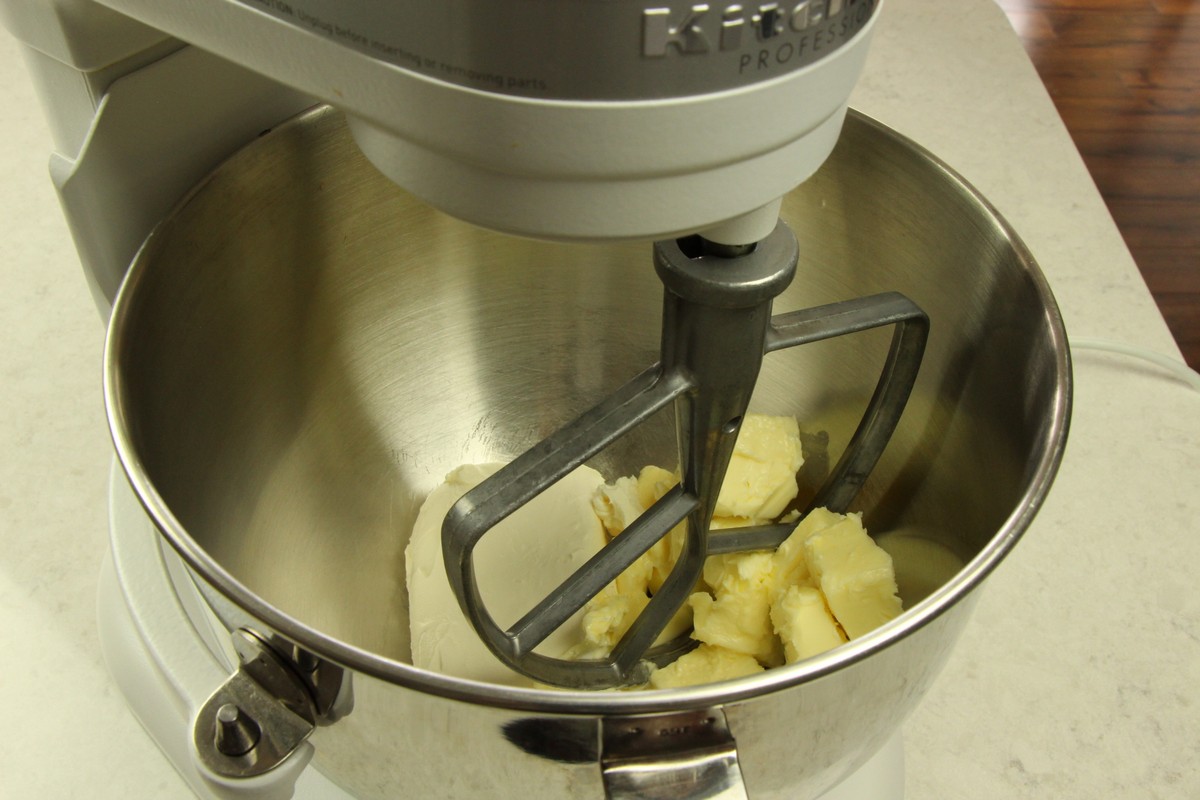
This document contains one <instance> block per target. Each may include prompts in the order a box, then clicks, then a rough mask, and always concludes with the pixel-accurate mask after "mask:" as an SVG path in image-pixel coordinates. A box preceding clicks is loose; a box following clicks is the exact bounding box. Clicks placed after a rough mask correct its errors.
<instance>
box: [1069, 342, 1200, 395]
mask: <svg viewBox="0 0 1200 800" xmlns="http://www.w3.org/2000/svg"><path fill="white" fill-rule="evenodd" d="M1070 343H1071V349H1073V350H1099V351H1101V352H1105V353H1117V354H1118V355H1123V356H1131V357H1133V358H1138V359H1141V360H1142V361H1148V362H1150V363H1151V364H1154V365H1155V366H1158V367H1162V368H1163V369H1165V370H1167V371H1169V372H1170V373H1171V374H1172V375H1174V376H1175V377H1176V378H1178V379H1179V380H1181V381H1183V382H1184V383H1186V384H1187V385H1188V386H1190V387H1191V388H1192V389H1194V390H1196V391H1197V392H1200V372H1196V370H1194V369H1192V368H1191V367H1189V366H1188V365H1187V364H1185V363H1183V362H1182V361H1180V360H1178V359H1176V358H1171V357H1170V356H1164V355H1163V354H1162V353H1157V352H1155V351H1153V350H1147V349H1146V348H1144V347H1135V346H1133V345H1128V344H1123V343H1121V342H1112V341H1109V340H1107V339H1093V338H1090V337H1081V338H1078V339H1071V340H1070Z"/></svg>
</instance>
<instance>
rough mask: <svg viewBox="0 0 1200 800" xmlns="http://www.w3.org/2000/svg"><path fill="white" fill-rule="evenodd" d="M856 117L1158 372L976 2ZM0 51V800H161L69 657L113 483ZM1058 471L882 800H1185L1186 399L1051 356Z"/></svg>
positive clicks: (930, 29)
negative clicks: (951, 184) (976, 204)
mask: <svg viewBox="0 0 1200 800" xmlns="http://www.w3.org/2000/svg"><path fill="white" fill-rule="evenodd" d="M883 14H884V16H883V18H882V20H881V22H880V27H879V30H878V33H877V39H876V42H875V46H874V50H873V51H872V54H871V59H870V62H869V64H868V68H867V75H866V76H865V77H864V79H863V81H862V84H861V86H860V88H859V90H858V91H857V93H856V95H855V97H854V105H856V106H857V107H858V108H859V109H861V110H863V111H865V112H866V113H868V114H870V115H872V116H875V117H877V118H879V119H881V120H882V121H884V122H886V123H888V124H889V125H891V126H893V127H895V128H897V129H898V130H899V131H901V132H902V133H905V134H907V135H908V136H910V137H912V138H914V139H916V140H917V141H918V142H920V143H922V144H923V145H925V146H926V147H928V148H929V149H930V150H932V151H933V152H935V153H937V154H938V155H939V156H941V157H942V158H943V159H944V160H946V161H947V162H948V163H949V164H950V165H951V166H953V167H955V168H956V169H957V170H959V171H960V172H961V173H963V174H964V175H965V177H966V178H967V179H968V180H970V181H971V182H972V183H974V185H975V186H976V187H977V188H978V189H979V190H980V191H982V193H983V194H984V195H985V196H987V197H988V198H989V199H990V200H991V201H992V202H993V203H994V204H995V205H996V206H997V207H998V208H999V210H1000V212H1001V213H1002V214H1003V215H1004V216H1006V217H1007V218H1008V220H1009V221H1010V222H1011V223H1012V224H1013V226H1014V227H1015V228H1016V230H1017V231H1018V232H1019V233H1020V235H1021V236H1022V237H1023V238H1024V240H1025V242H1026V243H1027V244H1028V245H1029V247H1030V249H1031V250H1032V251H1033V253H1034V255H1035V257H1036V258H1037V260H1038V261H1039V263H1040V264H1041V267H1042V269H1043V270H1044V271H1045V273H1046V275H1047V276H1048V278H1049V280H1050V284H1051V286H1052V288H1053V290H1054V292H1055V294H1056V296H1057V297H1058V300H1059V302H1060V304H1061V305H1062V310H1063V315H1064V317H1065V319H1066V324H1067V329H1068V332H1069V334H1070V336H1071V337H1072V338H1074V337H1103V338H1106V339H1113V340H1117V341H1119V342H1122V343H1126V344H1131V345H1135V346H1138V347H1143V348H1149V349H1152V350H1157V351H1159V352H1162V353H1167V354H1170V355H1176V356H1177V355H1178V350H1177V349H1176V348H1175V346H1174V343H1173V342H1172V340H1171V338H1170V335H1169V334H1168V332H1167V329H1166V326H1165V325H1164V323H1163V321H1162V319H1161V317H1160V316H1159V314H1158V312H1157V310H1156V309H1155V307H1154V305H1153V302H1152V300H1151V299H1150V296H1149V294H1148V293H1147V291H1146V289H1145V286H1144V284H1143V282H1142V280H1141V277H1140V276H1139V275H1138V273H1137V271H1136V269H1135V267H1134V264H1133V261H1132V260H1131V258H1130V256H1129V253H1128V250H1127V249H1126V247H1125V245H1124V243H1123V242H1122V240H1121V238H1120V236H1119V234H1118V233H1117V230H1116V228H1115V227H1114V225H1113V223H1112V221H1111V218H1110V217H1109V215H1108V212H1107V210H1106V209H1105V207H1104V205H1103V202H1102V201H1101V199H1100V197H1099V195H1098V193H1097V192H1096V189H1095V187H1094V185H1093V183H1092V181H1091V179H1090V177H1089V176H1088V174H1087V172H1086V170H1085V168H1084V166H1083V162H1082V161H1081V160H1080V158H1079V155H1078V153H1077V152H1076V151H1075V149H1074V147H1073V145H1072V143H1071V141H1070V138H1069V137H1068V135H1067V133H1066V130H1065V129H1064V128H1063V126H1062V123H1061V121H1060V120H1059V118H1058V115H1057V114H1056V113H1055V110H1054V107H1053V105H1052V104H1051V102H1050V100H1049V98H1048V96H1047V95H1046V92H1045V90H1044V89H1043V87H1042V85H1041V83H1040V82H1039V81H1038V79H1037V76H1036V74H1035V72H1034V70H1033V68H1032V66H1031V65H1030V63H1029V61H1028V59H1027V58H1026V56H1025V54H1024V52H1023V50H1022V49H1021V45H1020V43H1019V42H1018V40H1017V38H1016V36H1015V35H1014V34H1013V33H1012V31H1011V29H1010V28H1009V27H1008V24H1007V22H1006V20H1005V18H1004V16H1003V14H1002V13H1001V12H1000V10H999V9H998V8H997V7H996V6H995V5H994V4H993V2H992V0H956V1H955V2H953V3H948V2H944V0H889V1H888V3H887V4H886V5H885V8H884V11H883ZM17 50H18V48H17V46H16V43H15V42H14V41H13V40H12V39H11V37H9V36H7V35H3V34H0V93H2V96H3V98H4V105H5V111H4V113H3V114H2V115H0V141H2V142H4V147H3V148H2V149H0V241H3V242H4V246H3V247H2V248H0V270H2V273H0V287H2V288H0V331H3V335H4V341H3V344H0V386H2V387H3V388H2V389H0V543H2V547H0V631H2V632H3V634H2V635H3V643H4V644H3V649H2V650H0V692H2V696H3V698H4V703H5V708H6V720H5V723H4V725H3V726H0V798H67V797H88V798H93V799H95V800H102V799H103V798H142V797H154V798H184V797H188V796H189V795H188V794H187V792H186V790H185V788H184V785H183V784H182V782H181V781H180V780H179V779H178V778H177V777H176V775H175V773H174V772H173V770H172V769H171V767H169V766H168V765H167V763H166V762H165V761H164V760H163V759H162V758H161V757H160V756H159V754H158V752H157V750H156V749H155V747H154V745H153V744H152V743H151V741H150V740H149V739H148V738H147V737H146V736H145V734H144V733H143V732H142V731H141V729H140V728H139V726H138V724H137V722H136V721H135V720H134V718H133V717H132V715H131V714H130V713H129V711H128V710H127V709H126V708H125V706H124V703H123V701H122V699H121V697H120V695H119V694H118V693H117V691H116V689H115V687H114V686H113V684H112V683H111V682H110V680H109V678H108V675H107V673H106V671H105V667H104V664H103V661H102V660H101V657H100V649H99V643H98V641H97V635H96V630H95V622H94V618H95V592H96V580H97V574H98V570H99V566H100V563H101V560H102V558H103V555H104V552H105V549H106V546H107V539H106V537H107V521H106V513H107V512H106V494H107V492H106V482H107V478H108V468H109V462H110V459H111V453H110V445H109V439H108V433H107V427H106V424H105V421H104V411H103V404H102V399H101V392H100V351H101V344H102V337H103V326H102V323H101V321H100V319H99V318H98V316H97V314H96V311H95V308H94V306H93V304H92V301H91V298H90V296H89V294H88V291H87V288H86V285H85V282H84V279H83V276H82V273H81V271H80V267H79V265H78V262H77V260H76V257H75V254H74V251H73V248H72V245H71V242H70V237H69V236H68V233H67V230H66V226H65V224H64V223H63V220H62V217H61V214H60V212H59V210H58V205H57V201H56V198H55V195H54V191H53V189H52V187H51V184H50V181H49V178H48V175H47V170H46V158H47V156H48V154H49V150H50V137H49V133H48V131H47V128H46V125H45V123H44V122H43V119H42V116H41V112H40V111H39V109H38V107H37V102H36V99H35V97H34V94H33V92H32V89H31V88H30V85H29V82H28V78H27V75H26V73H25V71H24V69H23V67H22V65H21V62H20V59H19V57H18V53H17ZM1075 381H1076V383H1075V409H1074V418H1073V421H1072V427H1071V434H1070V440H1069V444H1068V447H1067V454H1066V458H1065V460H1064V463H1063V466H1062V470H1061V472H1060V474H1059V477H1058V480H1057V483H1056V484H1055V486H1054V489H1053V491H1052V492H1051V494H1050V498H1049V500H1048V502H1047V503H1046V505H1045V507H1044V508H1043V510H1042V512H1041V513H1040V515H1039V516H1038V518H1037V520H1036V521H1035V522H1034V524H1033V526H1032V528H1031V529H1030V530H1029V532H1028V533H1027V534H1026V536H1025V538H1024V540H1023V541H1022V543H1021V544H1020V546H1019V547H1017V549H1016V551H1015V552H1014V554H1013V555H1012V556H1011V557H1010V558H1009V559H1008V560H1007V561H1006V562H1005V563H1004V564H1002V565H1001V567H1000V568H999V570H998V571H997V572H996V573H995V574H994V575H993V577H992V578H991V579H990V580H989V582H988V584H987V586H986V588H985V591H984V594H983V597H982V599H981V601H980V603H979V605H978V611H977V613H976V615H975V616H974V618H973V619H972V622H971V625H970V626H969V628H968V630H967V633H966V634H965V636H964V638H963V640H962V642H961V644H960V645H959V647H958V648H957V650H956V651H955V653H954V655H953V657H952V658H951V661H950V663H949V665H948V667H947V668H946V671H945V673H944V675H943V676H942V678H941V679H940V680H939V682H938V683H937V684H936V685H935V687H934V689H933V691H932V693H931V694H930V695H929V697H928V698H927V699H926V700H925V702H924V704H923V705H922V706H921V708H920V709H919V710H918V711H917V713H916V714H915V715H914V716H913V717H912V718H911V719H910V720H909V721H908V723H907V724H906V726H905V729H904V731H905V747H906V759H907V775H908V777H907V795H906V797H907V798H908V800H941V799H942V798H958V797H968V796H969V797H972V798H1005V799H1006V800H1007V799H1008V798H1022V797H1039V798H1040V797H1053V798H1088V800H1091V799H1092V798H1097V797H1103V798H1110V799H1111V798H1139V800H1140V798H1148V797H1162V798H1176V797H1178V798H1187V797H1198V796H1200V752H1198V750H1200V589H1198V588H1197V583H1200V522H1198V520H1200V481H1197V477H1198V476H1200V393H1197V392H1194V391H1191V390H1190V389H1188V388H1187V387H1186V386H1185V385H1184V384H1183V383H1182V382H1180V381H1179V380H1177V379H1175V378H1173V377H1171V376H1170V374H1169V373H1168V372H1166V371H1164V370H1162V369H1161V368H1158V367H1154V366H1150V365H1147V364H1145V363H1143V362H1140V361H1137V360H1132V359H1129V358H1126V357H1122V356H1111V355H1104V354H1099V353H1096V352H1093V351H1078V352H1076V353H1075Z"/></svg>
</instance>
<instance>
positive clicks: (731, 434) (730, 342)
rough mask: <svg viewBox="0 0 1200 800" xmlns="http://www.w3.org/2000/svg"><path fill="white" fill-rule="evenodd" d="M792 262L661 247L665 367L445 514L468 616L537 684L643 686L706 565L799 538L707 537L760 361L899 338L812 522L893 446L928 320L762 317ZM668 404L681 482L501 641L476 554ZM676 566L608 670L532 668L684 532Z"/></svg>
mask: <svg viewBox="0 0 1200 800" xmlns="http://www.w3.org/2000/svg"><path fill="white" fill-rule="evenodd" d="M797 253H798V248H797V244H796V240H795V237H794V236H793V235H792V233H791V231H790V230H789V229H788V228H787V226H786V225H784V223H783V222H781V221H780V222H777V223H776V225H775V229H774V230H773V231H772V232H771V233H770V235H768V236H767V237H766V238H765V239H763V240H762V241H760V242H757V243H756V244H751V245H744V246H730V245H725V244H718V243H714V242H711V241H708V240H706V239H704V238H702V237H699V236H692V237H688V238H685V239H679V240H667V241H661V242H658V243H656V244H655V246H654V264H655V268H656V270H657V272H658V275H659V278H660V279H661V281H662V283H663V289H664V292H663V321H662V337H661V349H660V352H661V359H660V360H659V361H658V362H657V363H656V364H654V365H652V366H651V367H649V368H648V369H646V370H644V371H643V372H642V373H641V374H639V375H638V376H636V377H635V378H633V379H632V380H631V381H629V382H628V383H627V384H625V386H623V387H622V388H621V389H619V390H617V392H615V393H614V394H612V395H611V396H609V397H608V398H606V399H605V400H604V401H602V402H601V403H600V404H599V405H597V406H595V407H594V408H592V409H591V410H590V411H588V412H586V413H585V414H583V416H581V417H579V418H578V419H576V420H575V421H574V422H572V423H570V424H569V425H567V426H566V427H564V428H562V429H561V430H559V431H558V432H557V433H555V434H553V435H552V436H550V437H549V438H547V439H545V440H543V441H542V442H540V443H539V444H537V445H535V446H534V447H533V448H531V449H530V450H528V451H527V452H525V453H524V454H523V455H521V456H519V457H518V458H517V459H515V460H514V461H513V462H512V463H510V464H508V465H507V466H506V467H504V468H503V469H501V470H500V471H499V472H497V473H496V474H495V475H493V476H492V477H491V478H489V479H487V480H485V481H484V482H483V483H481V484H480V485H479V486H477V487H476V488H474V489H472V490H471V491H469V492H467V493H466V494H465V495H464V496H463V497H462V498H461V499H460V500H459V501H458V502H457V503H456V504H455V505H454V507H453V508H451V510H450V512H449V514H447V516H446V519H445V522H444V524H443V528H442V550H443V555H444V560H445V564H446V571H447V576H448V578H449V581H450V585H451V588H452V589H453V590H454V593H455V595H456V597H457V598H458V602H459V604H460V606H461V607H462V610H463V613H464V614H465V615H466V616H467V618H468V619H469V620H470V621H471V624H472V626H473V627H474V628H475V630H476V632H477V633H478V634H479V635H480V637H481V638H482V639H483V641H484V643H485V644H487V646H488V648H489V649H490V650H491V651H492V652H493V653H494V654H495V655H496V656H497V657H498V658H499V659H500V660H501V661H503V662H504V663H505V664H507V665H508V666H509V667H511V668H512V669H514V670H516V671H517V672H520V673H522V674H524V675H527V676H529V677H530V678H533V679H534V680H537V681H540V682H542V683H547V684H552V685H558V686H564V687H571V688H586V689H602V688H611V687H616V686H627V685H638V684H642V683H645V682H646V681H647V680H648V678H649V674H650V672H651V671H652V669H653V668H654V666H656V665H658V666H661V665H663V664H666V663H669V662H670V661H673V660H674V659H675V658H676V657H678V656H679V655H681V654H682V653H683V652H685V651H686V650H688V649H690V648H691V647H692V646H694V644H695V642H694V641H692V640H691V639H690V638H688V637H687V636H682V637H679V638H676V639H675V640H673V641H671V642H667V643H665V644H661V645H655V641H656V640H657V639H658V637H659V635H660V633H661V632H662V630H663V628H664V627H665V626H666V625H667V623H668V622H669V621H670V619H671V617H672V616H673V615H674V614H675V612H676V611H677V610H678V609H679V607H680V606H681V605H682V604H683V603H684V601H685V600H686V599H687V597H688V595H689V594H690V593H691V592H692V591H694V587H695V585H696V583H697V581H698V580H699V578H700V576H701V573H702V571H703V568H704V562H705V559H706V558H707V557H708V556H709V555H715V554H719V553H732V552H740V551H746V550H756V549H764V548H771V547H775V546H777V545H778V544H779V543H780V542H782V541H783V539H785V538H786V537H787V536H788V534H790V533H791V531H792V529H793V528H794V527H795V526H794V525H789V524H777V525H767V526H757V527H753V528H740V529H730V530H722V531H719V532H717V531H709V525H710V523H711V521H712V517H713V511H714V509H715V507H716V502H717V494H718V492H719V490H720V488H721V483H722V480H723V479H724V477H725V472H726V469H727V468H728V465H729V461H730V458H731V456H732V453H733V448H734V444H735V442H736V439H737V434H738V431H739V430H740V427H741V422H742V419H743V416H744V415H745V413H746V410H747V408H748V406H749V403H750V396H751V394H752V392H753V390H754V385H755V382H756V380H757V378H758V373H759V369H760V367H761V364H762V359H763V356H764V355H765V354H766V353H769V352H772V351H775V350H781V349H784V348H788V347H793V346H796V345H800V344H805V343H808V342H814V341H819V340H822V339H828V338H831V337H834V336H841V335H845V334H849V333H854V332H857V331H862V330H867V329H870V328H876V327H880V326H884V325H894V326H895V331H894V334H893V337H892V344H891V349H890V351H889V354H888V358H887V362H886V363H885V365H884V368H883V372H882V375H881V377H880V380H879V383H878V385H877V387H876V390H875V393H874V395H873V397H872V398H871V401H870V403H869V404H868V407H867V409H866V412H865V413H864V415H863V418H862V421H861V422H860V423H859V427H858V429H857V430H856V432H855V434H854V436H853V437H852V438H851V441H850V443H849V445H848V446H847V448H846V451H845V453H844V454H843V455H842V457H841V459H840V460H839V462H838V464H837V465H836V466H835V467H834V469H833V471H832V472H831V474H830V476H829V478H828V479H827V480H826V483H825V485H824V486H823V487H822V488H821V489H820V490H819V491H818V492H817V494H816V496H815V497H814V498H813V500H812V502H811V504H810V506H809V509H810V510H811V509H812V508H816V507H822V506H823V507H826V508H829V509H831V510H834V511H844V510H845V509H846V507H847V506H848V505H849V503H850V502H851V501H852V500H853V498H854V496H855V495H856V494H857V492H858V489H859V488H860V487H861V486H862V484H863V482H864V481H865V479H866V476H867V474H868V473H869V472H870V470H871V469H872V468H873V467H874V465H875V463H876V461H877V460H878V458H879V456H880V454H881V453H882V452H883V449H884V447H885V446H886V444H887V441H888V439H889V438H890V437H891V434H892V432H893V431H894V430H895V426H896V424H897V422H898V421H899V418H900V415H901V413H902V411H903V409H904V406H905V403H906V402H907V399H908V395H909V393H910V391H911V389H912V386H913V383H914V381H915V380H916V375H917V371H918V369H919V367H920V363H921V358H922V355H923V353H924V348H925V341H926V338H927V334H928V325H929V322H928V318H927V317H926V315H925V314H924V312H923V311H921V309H920V308H918V307H917V306H916V305H914V304H913V303H912V302H911V301H909V300H908V299H907V298H905V297H903V296H902V295H899V294H894V293H889V294H882V295H875V296H871V297H865V298H858V299H854V300H849V301H845V302H841V303H834V304H831V305H827V306H821V307H818V308H812V309H807V310H803V311H797V312H793V313H790V314H784V315H780V316H777V317H774V318H773V317H772V316H771V304H772V300H773V299H774V298H775V297H776V296H777V295H778V294H779V293H780V292H782V291H783V290H784V289H785V288H786V287H787V285H788V284H789V283H790V282H791V280H792V277H793V275H794V274H795V269H796V262H797ZM670 403H674V405H675V417H676V429H677V430H676V432H677V440H678V446H679V464H680V471H681V481H680V483H679V485H678V486H676V487H675V488H674V489H672V490H671V491H669V492H668V493H667V494H666V495H665V496H663V497H662V499H660V500H659V501H658V502H656V503H655V504H654V505H653V506H651V507H650V508H649V509H648V510H646V512H645V513H643V514H642V515H641V516H640V517H638V518H637V519H636V520H635V521H634V522H633V523H632V524H631V525H630V526H629V527H628V528H626V529H625V531H624V532H622V534H621V535H620V536H618V537H617V538H616V539H614V540H613V541H612V542H611V543H609V544H608V545H607V546H605V547H604V548H602V549H601V550H600V551H599V552H598V553H596V554H595V555H594V556H593V557H592V558H591V559H589V560H588V561H587V562H586V563H585V564H584V565H583V566H581V567H580V568H579V569H578V570H576V571H575V573H574V574H573V575H571V576H570V577H569V578H567V579H566V580H565V581H564V582H563V583H562V584H561V585H560V586H559V587H558V588H557V589H556V590H555V591H554V592H552V593H551V594H550V595H548V596H547V597H545V598H544V599H543V600H542V601H541V602H539V603H537V604H536V605H535V606H534V607H533V608H532V609H530V610H529V612H528V613H526V614H525V615H524V616H523V617H522V618H521V619H519V620H518V621H517V622H516V623H515V624H513V625H512V626H511V627H510V628H508V629H507V630H506V629H503V628H501V627H500V626H499V625H498V624H497V623H496V622H495V620H494V619H493V618H492V616H491V614H489V613H488V610H487V608H486V606H485V603H484V601H483V599H482V597H481V594H480V590H479V585H478V583H477V581H476V577H475V566H474V561H473V552H474V549H475V547H476V545H477V544H478V543H479V541H480V539H481V538H482V537H483V536H484V535H485V534H487V532H488V531H489V530H491V529H492V528H493V527H494V526H496V525H497V524H498V523H499V522H500V521H502V520H503V519H505V518H506V517H508V516H509V515H510V514H512V513H513V512H514V511H516V510H517V509H518V508H520V507H521V506H523V505H524V504H526V503H528V502H530V501H531V500H532V499H533V498H534V497H536V496H537V495H539V494H541V493H542V492H543V491H545V490H546V489H547V488H549V487H550V486H551V485H553V484H554V483H555V482H557V481H558V480H559V479H561V478H562V477H564V476H565V475H566V474H567V473H569V472H570V471H572V470H573V469H575V468H576V467H577V466H579V465H580V464H582V463H584V462H585V461H586V460H588V459H589V458H591V457H592V456H594V455H596V454H597V453H599V452H600V451H601V450H603V449H605V448H606V447H608V446H609V445H610V444H612V443H613V442H615V441H616V440H617V439H619V438H621V437H623V436H625V435H626V434H629V433H630V432H631V431H633V430H635V429H636V428H637V427H638V426H639V425H641V424H642V423H643V422H645V421H646V420H647V419H649V418H650V417H651V416H653V415H654V414H655V413H656V412H657V411H659V410H660V409H662V408H664V407H666V406H667V405H668V404H670ZM684 520H686V521H687V525H686V535H685V539H684V543H683V547H682V550H681V552H680V554H679V557H678V559H677V560H676V563H675V565H674V567H673V568H672V570H671V572H670V574H669V576H668V578H667V579H666V581H665V582H664V584H663V585H662V587H661V588H660V589H659V590H658V591H657V592H655V593H654V596H653V597H652V598H651V599H650V601H649V603H648V605H647V606H646V608H645V609H644V610H643V611H642V613H641V614H640V615H639V616H638V617H637V619H636V620H635V621H634V623H633V624H632V625H631V626H630V628H629V629H628V631H627V632H626V633H625V635H624V636H623V637H622V638H621V640H620V641H619V642H618V643H617V645H616V646H615V647H614V648H613V650H612V652H611V654H610V655H609V656H608V657H607V658H602V659H581V660H568V659H562V658H554V657H550V656H546V655H543V654H540V653H536V652H534V650H535V648H536V647H537V646H538V645H539V644H540V643H541V642H543V641H544V640H545V639H546V638H547V637H548V636H549V635H550V634H551V633H553V632H554V631H555V630H557V629H558V628H560V627H561V626H562V625H564V624H565V623H566V622H567V620H569V619H570V618H571V617H572V615H574V614H575V613H576V612H577V611H579V610H580V609H581V608H583V607H584V605H585V604H586V603H587V602H588V601H589V600H590V599H591V598H593V597H594V596H596V595H597V594H599V593H600V592H601V591H602V590H603V589H604V588H605V587H606V586H607V585H608V584H610V583H611V582H612V581H613V580H614V579H615V578H616V577H617V576H618V575H619V574H620V573H621V572H623V571H624V570H625V569H626V568H627V567H629V566H630V565H631V564H632V563H633V562H634V561H635V560H636V559H637V558H638V557H639V556H641V555H642V553H644V552H646V551H647V550H648V549H650V547H652V546H653V545H654V544H655V543H656V542H658V541H659V540H660V539H662V538H663V537H664V536H665V535H666V534H667V533H668V532H669V531H671V530H672V529H673V528H674V527H675V526H676V525H678V524H679V523H680V522H681V521H684Z"/></svg>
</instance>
